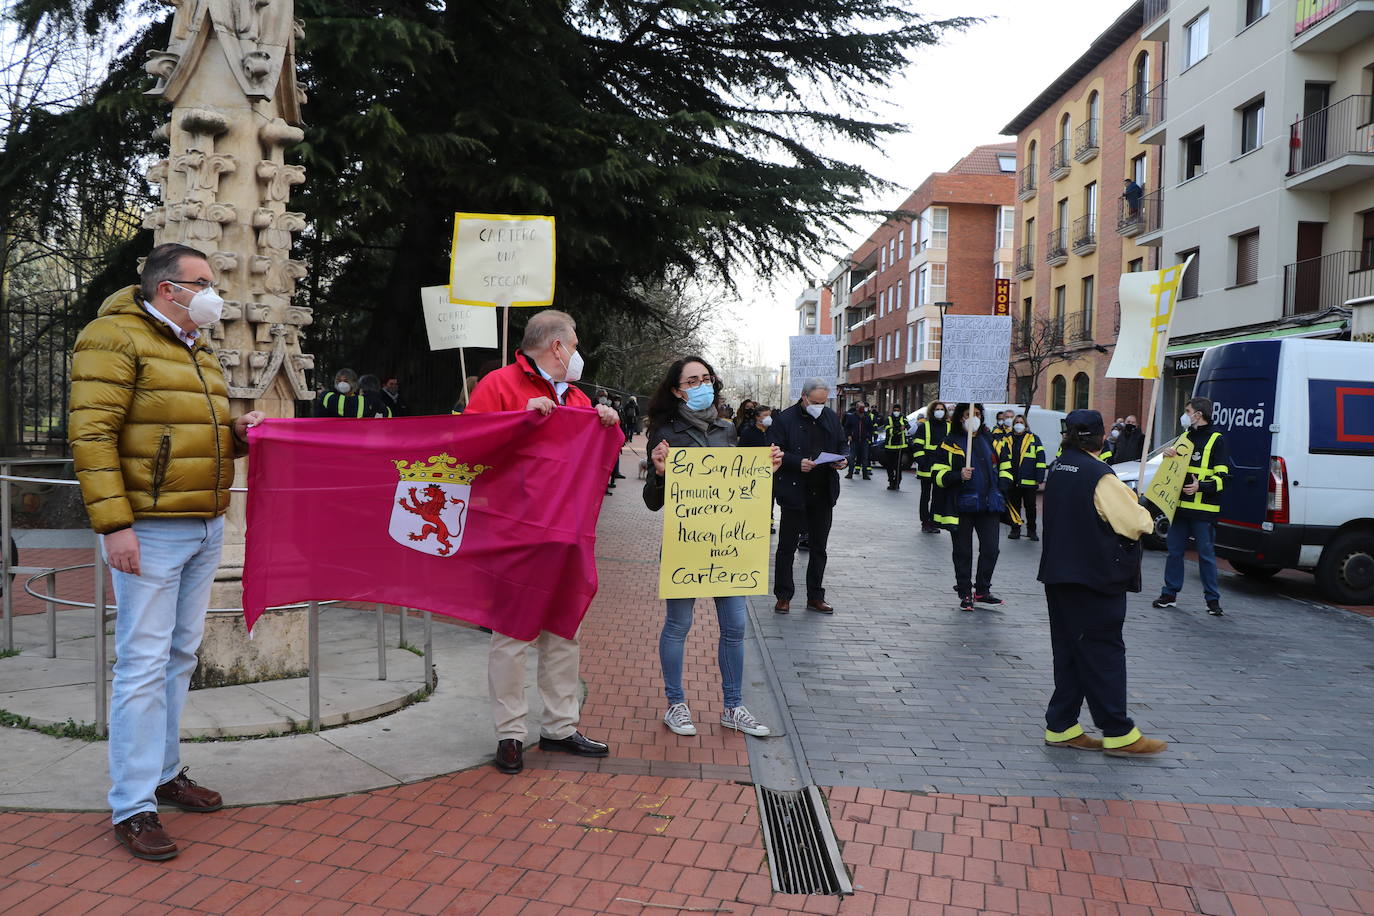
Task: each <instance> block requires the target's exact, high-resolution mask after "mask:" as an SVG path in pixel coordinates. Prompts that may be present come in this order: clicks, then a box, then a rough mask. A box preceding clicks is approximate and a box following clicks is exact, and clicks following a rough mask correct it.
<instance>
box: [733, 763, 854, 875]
mask: <svg viewBox="0 0 1374 916" xmlns="http://www.w3.org/2000/svg"><path fill="white" fill-rule="evenodd" d="M754 791H755V792H756V793H757V794H758V798H759V811H760V812H761V813H762V815H763V816H762V818H761V820H762V821H763V843H764V846H765V847H766V848H767V850H768V862H769V865H770V866H771V868H772V872H773V890H775V891H778V892H779V893H783V894H852V893H854V886H853V885H852V884H850V882H849V875H848V874H847V873H846V872H845V870H844V862H842V861H841V860H840V847H839V844H837V843H836V842H835V832H834V831H833V830H831V829H830V815H829V813H828V812H827V811H826V809H825V800H824V799H822V798H821V793H820V791H819V790H818V789H817V788H816V787H815V786H807V787H806V788H804V789H799V790H797V791H795V792H780V791H778V790H776V789H766V788H764V787H763V786H755V787H754Z"/></svg>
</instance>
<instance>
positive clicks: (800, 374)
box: [788, 334, 835, 401]
mask: <svg viewBox="0 0 1374 916" xmlns="http://www.w3.org/2000/svg"><path fill="white" fill-rule="evenodd" d="M788 342H789V343H790V345H791V346H790V350H791V352H790V354H789V358H790V360H791V361H790V362H789V364H788V374H789V375H790V376H791V391H792V400H794V401H795V400H796V399H797V398H799V397H801V386H802V383H803V382H805V381H806V380H807V379H809V378H823V379H825V383H826V385H828V386H829V387H830V391H831V392H832V393H833V392H834V391H835V335H834V334H800V335H798V336H796V337H789V338H788Z"/></svg>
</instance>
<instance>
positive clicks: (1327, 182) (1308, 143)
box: [1288, 95, 1374, 191]
mask: <svg viewBox="0 0 1374 916" xmlns="http://www.w3.org/2000/svg"><path fill="white" fill-rule="evenodd" d="M1371 114H1374V96H1368V95H1352V96H1348V97H1347V98H1344V99H1341V100H1340V101H1339V102H1337V103H1336V104H1334V105H1332V106H1331V107H1329V108H1323V109H1322V110H1321V111H1318V112H1316V113H1314V114H1310V115H1308V116H1307V117H1305V118H1303V119H1302V120H1301V121H1298V122H1297V123H1296V124H1294V125H1293V131H1292V135H1291V137H1290V140H1289V144H1288V146H1289V149H1288V187H1290V188H1301V189H1302V190H1304V191H1336V190H1340V189H1341V188H1348V187H1350V186H1351V185H1353V184H1356V183H1357V182H1361V181H1364V180H1365V179H1367V178H1374V123H1370V122H1371V120H1374V119H1371V117H1370V115H1371Z"/></svg>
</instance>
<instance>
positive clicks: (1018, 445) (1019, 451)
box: [1003, 433, 1045, 487]
mask: <svg viewBox="0 0 1374 916" xmlns="http://www.w3.org/2000/svg"><path fill="white" fill-rule="evenodd" d="M1003 442H1004V446H1003V450H1004V451H1005V452H1006V457H1007V458H1008V459H1009V460H1010V461H1011V475H1012V479H1013V480H1014V481H1015V482H1016V485H1017V486H1018V487H1038V486H1039V485H1040V484H1042V483H1044V482H1045V446H1044V445H1043V444H1042V443H1041V442H1040V437H1039V436H1037V435H1036V434H1035V433H1012V434H1011V435H1010V436H1007V437H1006V438H1005V439H1004V440H1003Z"/></svg>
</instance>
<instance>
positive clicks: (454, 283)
mask: <svg viewBox="0 0 1374 916" xmlns="http://www.w3.org/2000/svg"><path fill="white" fill-rule="evenodd" d="M553 276H554V234H553V217H552V216H504V215H501V214H496V213H455V214H453V253H452V256H451V258H450V260H449V301H450V302H453V303H455V304H458V305H480V306H495V305H506V306H515V307H517V308H519V307H522V306H540V305H551V304H553Z"/></svg>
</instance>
